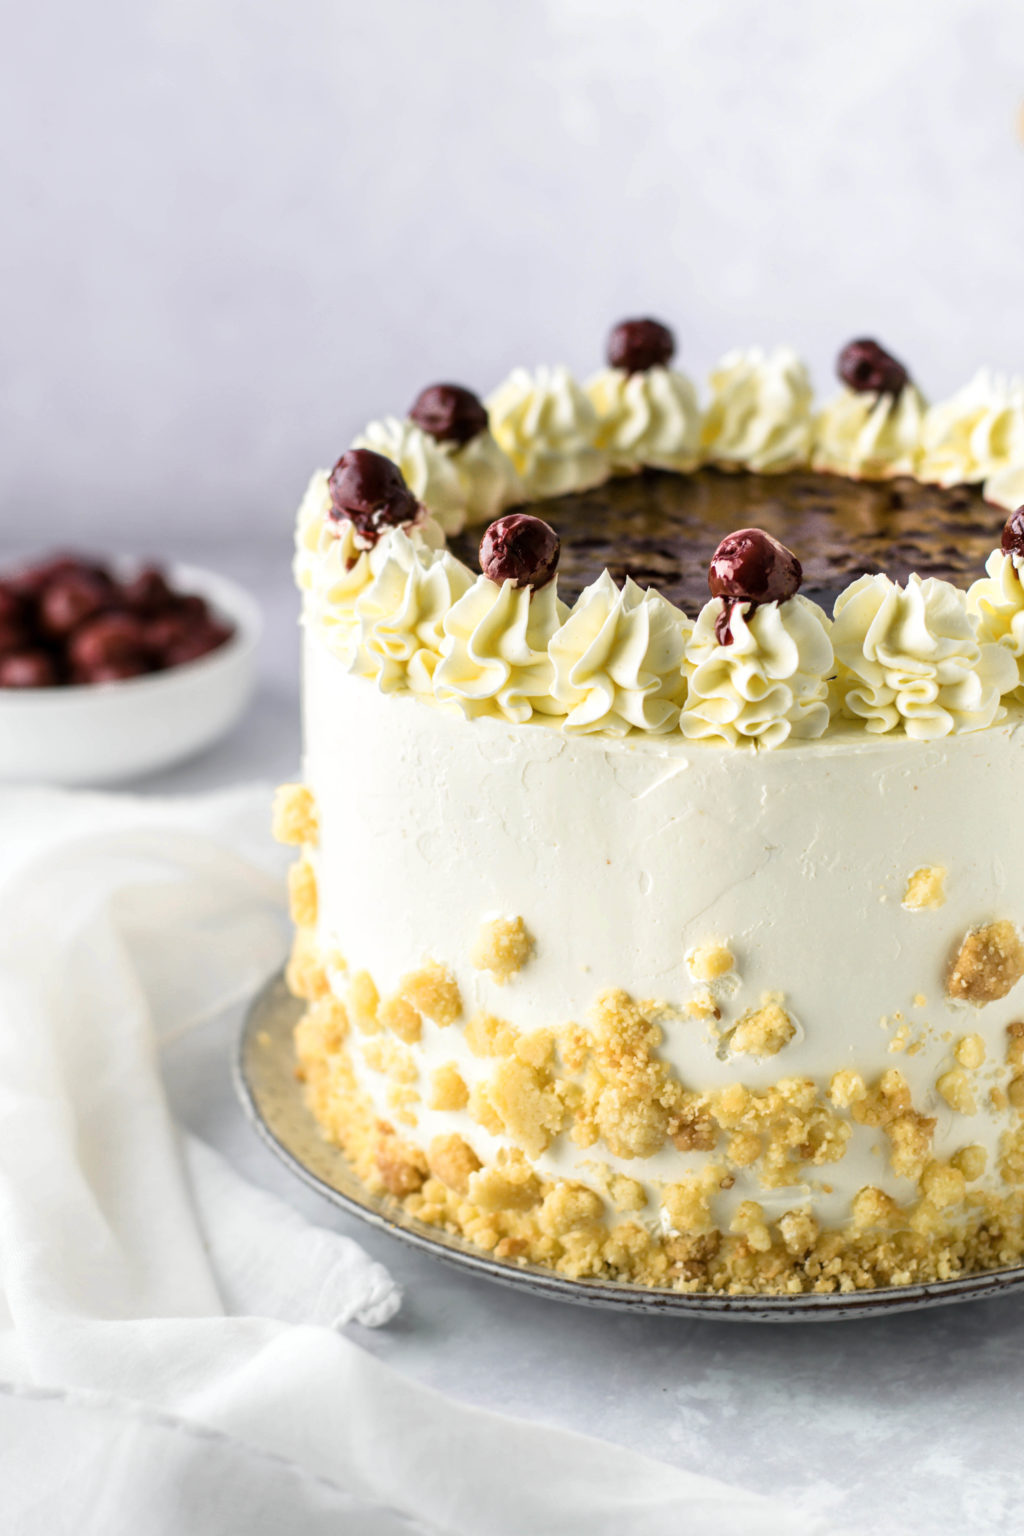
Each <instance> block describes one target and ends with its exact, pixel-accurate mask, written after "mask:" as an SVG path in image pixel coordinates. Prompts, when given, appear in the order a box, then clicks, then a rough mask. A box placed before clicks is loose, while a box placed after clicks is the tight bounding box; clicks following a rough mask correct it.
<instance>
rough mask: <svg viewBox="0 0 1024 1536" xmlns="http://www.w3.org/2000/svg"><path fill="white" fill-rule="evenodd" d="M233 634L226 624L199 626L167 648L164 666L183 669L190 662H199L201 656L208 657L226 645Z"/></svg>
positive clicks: (212, 623)
mask: <svg viewBox="0 0 1024 1536" xmlns="http://www.w3.org/2000/svg"><path fill="white" fill-rule="evenodd" d="M232 633H233V631H232V630H230V629H229V628H228V627H227V625H226V624H218V623H216V622H211V623H207V624H200V625H197V626H195V627H194V628H193V629H192V632H191V634H188V635H184V636H182V637H181V638H180V639H178V640H176V641H174V643H173V644H171V645H169V646H168V647H167V648H166V650H165V651H164V652H163V658H162V659H163V664H164V666H166V667H181V666H184V664H185V663H186V662H188V661H198V660H199V658H200V657H201V656H208V655H209V654H210V652H211V651H215V650H217V649H218V648H219V647H220V646H222V645H225V644H226V643H227V642H228V641H229V640H230V639H231V636H232Z"/></svg>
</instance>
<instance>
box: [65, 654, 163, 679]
mask: <svg viewBox="0 0 1024 1536" xmlns="http://www.w3.org/2000/svg"><path fill="white" fill-rule="evenodd" d="M152 671H153V667H152V664H151V663H150V661H149V659H148V658H147V657H145V656H142V655H137V656H122V657H121V658H120V660H118V661H100V662H97V664H96V665H95V666H94V667H88V668H79V669H77V670H76V671H75V672H73V673H72V678H73V680H74V682H76V683H85V684H87V685H89V686H91V685H92V684H93V683H126V682H127V681H128V679H129V678H132V677H144V676H145V675H146V673H147V672H152Z"/></svg>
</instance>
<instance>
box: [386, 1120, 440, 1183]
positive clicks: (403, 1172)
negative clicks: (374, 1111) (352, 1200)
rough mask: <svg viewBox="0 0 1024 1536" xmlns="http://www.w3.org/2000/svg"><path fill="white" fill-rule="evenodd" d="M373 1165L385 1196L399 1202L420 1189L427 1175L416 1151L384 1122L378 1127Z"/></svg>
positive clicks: (422, 1160)
mask: <svg viewBox="0 0 1024 1536" xmlns="http://www.w3.org/2000/svg"><path fill="white" fill-rule="evenodd" d="M374 1162H375V1164H376V1167H377V1172H378V1173H379V1174H380V1177H381V1180H382V1181H383V1184H384V1188H385V1189H386V1190H387V1192H388V1194H389V1195H397V1196H398V1197H399V1199H401V1198H402V1197H403V1196H404V1195H411V1194H414V1193H415V1192H416V1191H417V1190H418V1189H421V1188H422V1186H423V1182H424V1180H425V1179H426V1177H427V1173H428V1172H429V1170H428V1168H427V1160H426V1158H425V1157H424V1156H423V1153H422V1152H421V1151H420V1150H419V1148H418V1147H413V1146H410V1145H409V1143H408V1142H404V1141H402V1139H401V1137H400V1136H398V1135H396V1133H395V1129H394V1127H393V1126H391V1125H388V1123H387V1122H386V1121H384V1120H382V1121H380V1122H379V1123H378V1125H377V1145H376V1149H375V1152H374Z"/></svg>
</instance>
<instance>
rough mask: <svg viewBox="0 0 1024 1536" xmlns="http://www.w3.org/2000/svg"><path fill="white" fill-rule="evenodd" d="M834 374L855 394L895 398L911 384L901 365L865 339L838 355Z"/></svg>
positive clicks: (850, 343) (875, 344) (852, 344)
mask: <svg viewBox="0 0 1024 1536" xmlns="http://www.w3.org/2000/svg"><path fill="white" fill-rule="evenodd" d="M836 372H837V373H838V375H839V377H840V379H841V380H842V382H843V383H844V384H846V385H847V386H848V387H849V388H850V389H854V390H856V391H857V393H858V394H873V395H898V394H899V392H900V390H901V389H902V388H903V386H904V385H905V384H907V383H909V381H910V375H909V374H908V373H907V370H906V369H905V368H904V366H903V364H902V363H900V362H897V360H896V358H894V357H893V356H892V354H891V353H890V352H886V350H885V348H884V347H880V346H879V345H878V342H877V341H870V340H868V339H867V338H866V337H865V338H862V339H861V340H860V341H851V342H848V343H847V345H846V346H845V347H844V348H843V350H842V351H841V352H840V354H839V360H838V362H837V363H836Z"/></svg>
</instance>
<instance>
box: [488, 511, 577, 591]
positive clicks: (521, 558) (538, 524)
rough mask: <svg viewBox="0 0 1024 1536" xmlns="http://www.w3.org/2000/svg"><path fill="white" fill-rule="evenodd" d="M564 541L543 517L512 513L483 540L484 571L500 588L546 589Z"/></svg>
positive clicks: (499, 519)
mask: <svg viewBox="0 0 1024 1536" xmlns="http://www.w3.org/2000/svg"><path fill="white" fill-rule="evenodd" d="M560 548H561V541H560V540H559V537H558V534H557V533H556V532H555V530H554V529H553V528H552V527H551V526H550V524H548V523H545V522H543V521H542V519H541V518H539V517H531V516H530V515H529V513H528V512H510V513H509V514H508V516H507V517H499V518H498V521H497V522H496V523H492V524H491V526H490V527H489V528H488V530H487V532H486V533H485V534H484V536H483V538H482V539H481V541H480V569H481V570H482V571H483V573H484V575H485V576H486V577H487V578H488V580H490V581H494V582H497V583H498V584H499V585H500V584H501V583H502V582H504V581H510V582H511V583H512V585H513V586H514V587H544V586H547V584H548V582H549V581H550V580H551V578H552V576H554V574H555V572H556V570H557V569H558V552H559V549H560Z"/></svg>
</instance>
